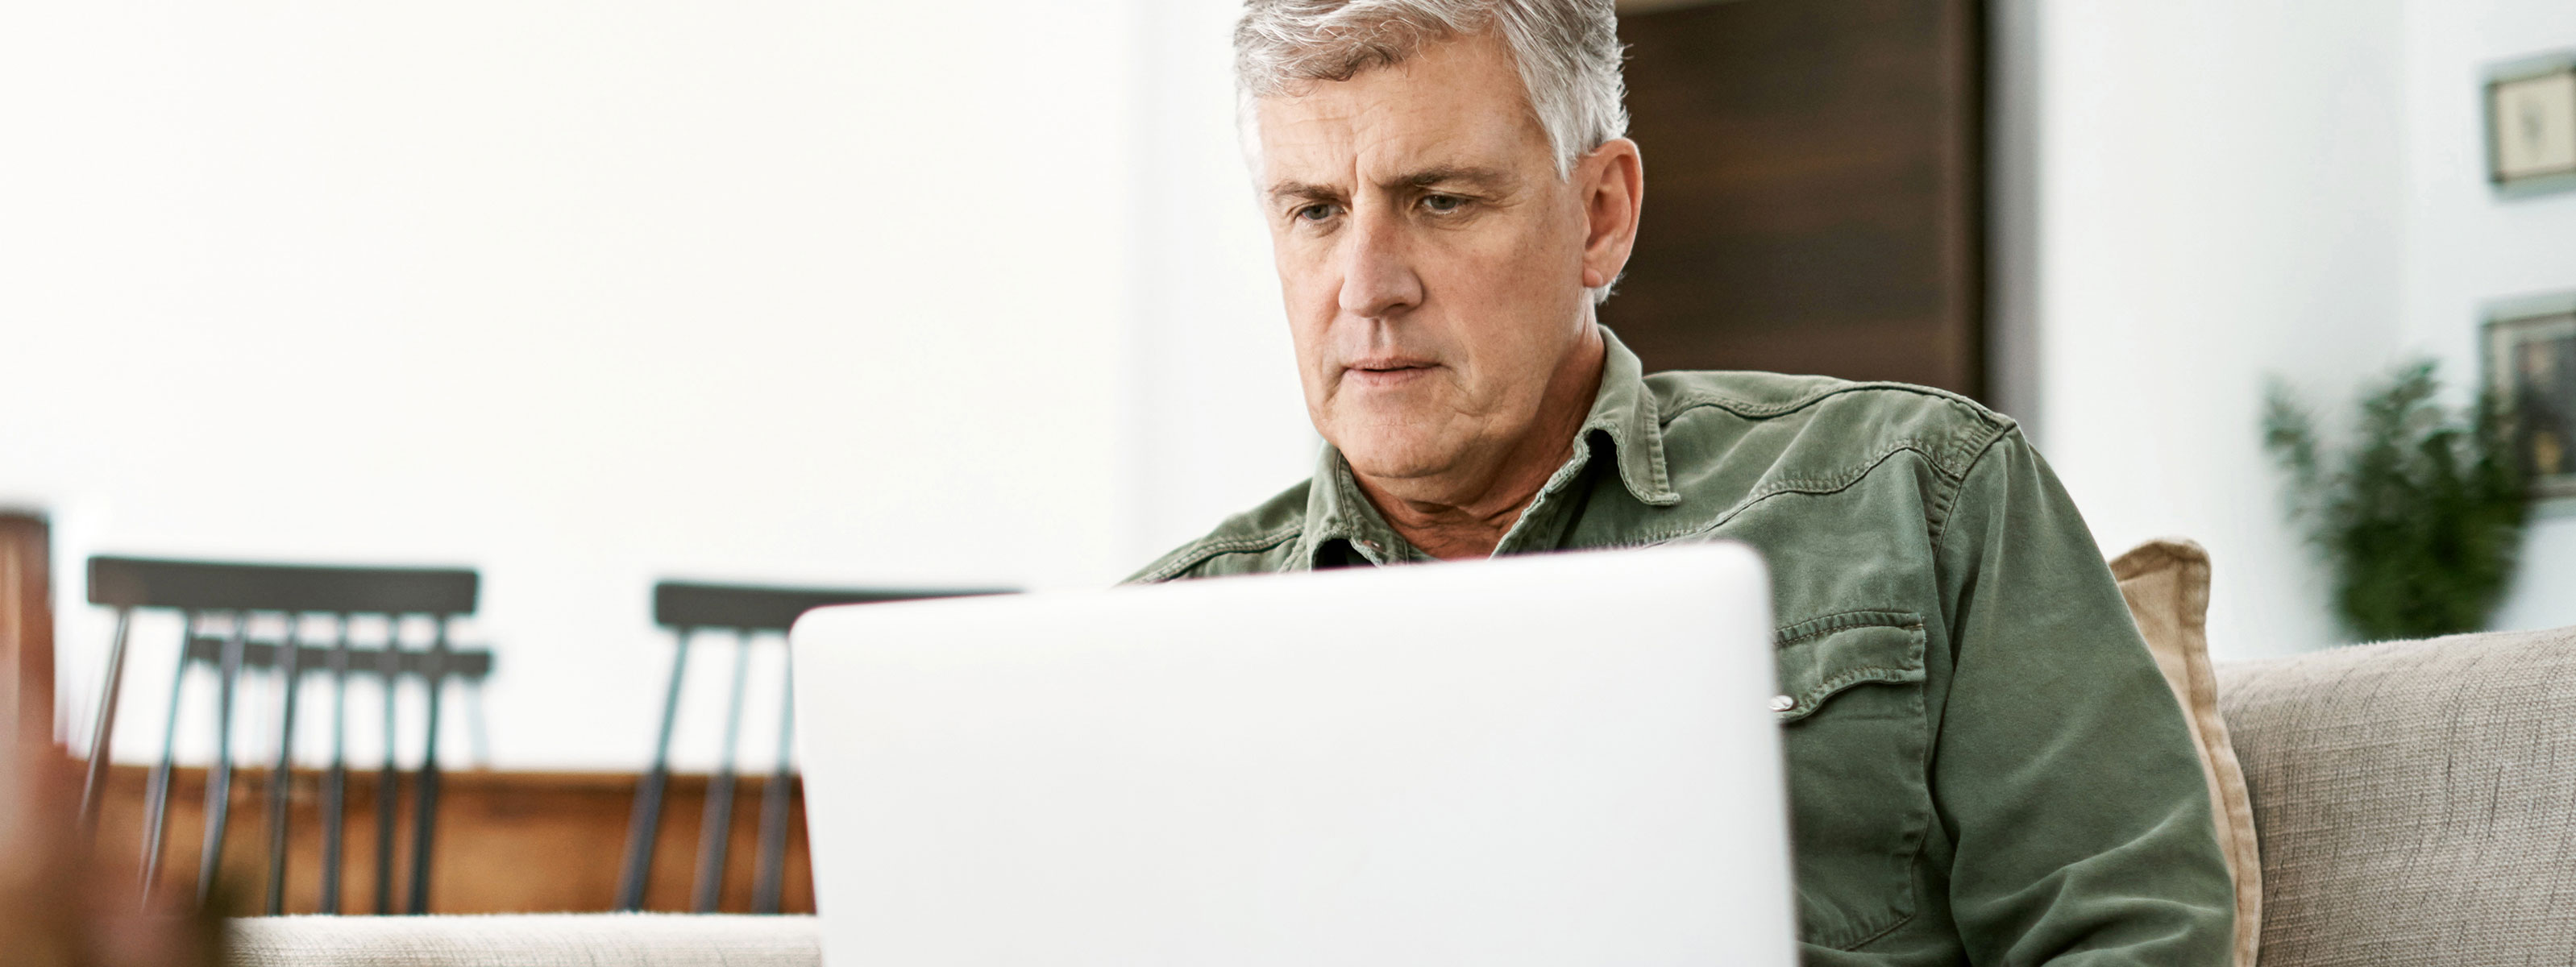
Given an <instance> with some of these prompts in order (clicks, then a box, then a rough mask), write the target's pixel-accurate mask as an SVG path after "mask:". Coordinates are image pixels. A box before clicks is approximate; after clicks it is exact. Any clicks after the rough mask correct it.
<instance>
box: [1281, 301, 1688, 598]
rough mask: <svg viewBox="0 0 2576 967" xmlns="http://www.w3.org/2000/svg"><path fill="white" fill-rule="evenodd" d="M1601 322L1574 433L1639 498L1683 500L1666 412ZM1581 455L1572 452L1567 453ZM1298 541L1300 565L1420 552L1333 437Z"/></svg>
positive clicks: (1374, 560)
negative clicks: (1592, 374) (1593, 382)
mask: <svg viewBox="0 0 2576 967" xmlns="http://www.w3.org/2000/svg"><path fill="white" fill-rule="evenodd" d="M1599 329H1600V333H1601V346H1602V354H1601V355H1602V358H1601V388H1600V390H1598V391H1597V392H1595V393H1594V394H1593V396H1592V411H1591V412H1590V413H1589V414H1587V415H1586V416H1585V417H1584V419H1583V426H1582V428H1581V429H1579V430H1577V431H1575V437H1576V438H1577V439H1585V438H1589V437H1592V436H1594V435H1596V434H1597V435H1599V436H1602V437H1606V438H1608V439H1609V441H1610V449H1611V452H1612V456H1613V458H1614V460H1615V462H1616V463H1617V466H1618V468H1619V482H1620V483H1621V484H1622V485H1624V486H1625V487H1626V488H1627V491H1628V493H1629V494H1630V495H1631V496H1634V497H1636V498H1637V500H1638V501H1640V502H1642V503H1645V504H1648V505H1651V506H1656V507H1669V506H1671V505H1673V504H1676V503H1680V502H1681V495H1680V494H1678V493H1675V492H1674V491H1673V488H1672V479H1671V476H1670V475H1669V474H1668V473H1667V472H1666V470H1665V465H1664V430H1663V414H1662V412H1661V408H1660V407H1659V406H1657V405H1656V402H1655V398H1654V393H1653V392H1652V391H1650V390H1649V389H1647V387H1646V376H1645V366H1644V364H1642V363H1640V362H1638V360H1637V354H1636V353H1633V352H1630V351H1628V347H1627V346H1625V345H1622V344H1621V343H1620V342H1619V338H1618V337H1617V336H1613V335H1611V334H1610V329H1609V327H1607V326H1601V327H1599ZM1585 456H1586V454H1584V453H1581V452H1577V453H1575V454H1574V455H1572V456H1571V457H1569V458H1568V459H1569V460H1581V459H1584V458H1585ZM1564 476H1565V475H1562V474H1560V475H1559V477H1560V478H1563V477H1564ZM1557 485H1559V486H1561V485H1563V483H1562V482H1560V483H1558V484H1557ZM1300 545H1301V546H1300V547H1299V549H1298V554H1297V559H1296V560H1297V565H1298V566H1300V567H1302V568H1305V569H1309V570H1311V569H1313V568H1316V567H1319V566H1320V567H1333V566H1337V565H1340V564H1343V563H1350V562H1348V561H1347V560H1346V559H1344V558H1342V557H1341V555H1347V554H1357V555H1358V556H1360V557H1363V558H1365V559H1367V560H1368V562H1369V563H1371V564H1389V563H1395V562H1399V561H1408V560H1416V559H1419V558H1421V556H1422V555H1421V552H1420V551H1417V550H1414V549H1413V546H1412V545H1411V544H1409V543H1407V542H1406V541H1405V540H1404V538H1403V537H1402V536H1400V535H1398V534H1396V532H1395V528H1394V527H1393V526H1391V525H1389V524H1388V523H1387V522H1386V518H1385V517H1383V516H1381V515H1380V514H1379V513H1378V511H1377V508H1376V507H1375V506H1373V505H1371V504H1370V503H1369V502H1368V498H1367V497H1365V496H1363V495H1362V494H1361V493H1360V490H1359V484H1358V482H1357V481H1355V480H1353V479H1352V478H1351V465H1350V462H1349V461H1347V460H1344V459H1342V452H1341V450H1340V449H1338V448H1336V447H1334V446H1333V445H1332V444H1330V443H1326V444H1324V449H1323V452H1322V453H1321V454H1319V455H1318V456H1317V457H1316V461H1315V478H1314V481H1313V482H1312V484H1311V485H1310V486H1308V487H1307V488H1306V533H1305V536H1304V537H1303V539H1302V540H1301V541H1300Z"/></svg>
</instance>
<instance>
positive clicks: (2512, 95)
mask: <svg viewBox="0 0 2576 967" xmlns="http://www.w3.org/2000/svg"><path fill="white" fill-rule="evenodd" d="M2486 100H2487V178H2488V180H2490V181H2492V182H2494V183H2495V187H2496V190H2497V191H2499V192H2501V193H2503V194H2506V195H2521V194H2530V193H2536V192H2548V191H2563V190H2566V189H2569V188H2576V52H2570V53H2563V54H2556V55H2552V56H2548V57H2538V58H2530V59H2526V60H2521V61H2516V62H2514V63H2511V64H2504V65H2500V66H2498V67H2496V68H2495V69H2494V70H2492V71H2490V72H2489V73H2488V75H2487V93H2486Z"/></svg>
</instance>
